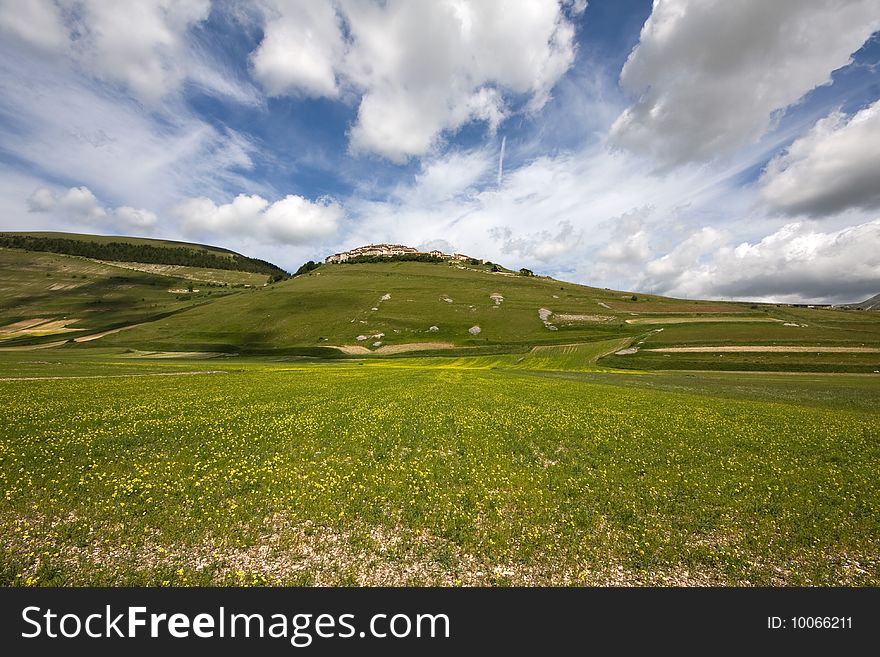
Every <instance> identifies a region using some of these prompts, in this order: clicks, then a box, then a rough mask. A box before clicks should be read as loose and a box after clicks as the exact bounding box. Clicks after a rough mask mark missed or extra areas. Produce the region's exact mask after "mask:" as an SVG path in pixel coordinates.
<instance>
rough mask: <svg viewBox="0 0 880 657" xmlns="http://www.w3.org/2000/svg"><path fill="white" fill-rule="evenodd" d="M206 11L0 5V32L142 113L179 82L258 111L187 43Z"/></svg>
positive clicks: (198, 5) (199, 3)
mask: <svg viewBox="0 0 880 657" xmlns="http://www.w3.org/2000/svg"><path fill="white" fill-rule="evenodd" d="M210 10H211V2H210V0H139V1H138V2H109V1H107V0H56V1H54V2H53V1H52V0H28V1H27V2H20V1H16V0H0V32H6V33H7V34H11V35H14V37H16V38H17V39H18V40H19V42H24V43H26V44H28V45H30V46H32V47H36V48H38V49H40V50H42V51H44V52H46V53H51V54H53V55H54V56H56V57H58V58H59V60H58V61H59V62H62V60H63V63H61V64H60V65H63V66H65V67H67V66H73V67H74V68H76V69H77V70H78V71H79V72H80V73H82V74H85V75H88V76H93V77H95V78H98V79H101V80H104V81H109V82H113V83H118V84H120V85H121V86H122V87H123V88H125V89H126V90H127V91H129V92H131V93H132V94H133V95H135V96H136V97H137V98H138V99H139V100H140V101H146V102H147V103H148V104H150V105H157V104H158V103H159V101H161V100H162V99H164V98H165V97H167V96H169V95H173V94H175V92H177V91H179V89H180V88H181V86H182V84H183V83H184V81H185V80H189V81H191V82H193V83H194V84H196V85H198V86H199V87H201V88H202V89H203V90H205V91H207V92H208V93H211V94H213V95H215V96H222V97H226V98H230V99H233V100H235V101H236V102H240V103H247V104H251V105H254V104H258V103H259V98H258V94H257V92H256V90H255V89H254V88H253V87H252V86H251V85H249V84H248V83H247V82H245V81H241V80H239V79H237V77H236V75H235V74H234V73H233V72H232V71H230V70H229V69H228V67H223V66H221V65H220V63H219V62H218V61H217V60H216V59H215V58H214V57H212V56H211V55H209V54H208V53H207V52H206V50H205V49H204V48H200V47H199V46H198V44H197V43H196V42H195V41H194V40H192V39H190V38H189V37H190V36H191V34H190V30H191V29H192V28H193V27H195V26H197V25H198V24H200V23H202V22H204V21H205V20H206V19H207V18H208V15H209V13H210Z"/></svg>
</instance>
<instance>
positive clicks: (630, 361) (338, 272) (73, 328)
mask: <svg viewBox="0 0 880 657" xmlns="http://www.w3.org/2000/svg"><path fill="white" fill-rule="evenodd" d="M19 235H21V234H19ZM28 237H34V236H28ZM39 237H40V236H36V238H39ZM53 239H54V238H53ZM64 239H66V238H64ZM105 239H108V240H109V239H111V238H105ZM71 241H76V240H73V238H71ZM83 241H84V242H88V236H86V239H84V240H83ZM159 244H160V245H156V244H146V245H141V244H139V243H138V242H137V241H135V242H132V245H133V247H135V248H142V247H151V248H156V249H164V248H165V247H163V246H161V243H159ZM170 244H171V245H172V246H171V247H170V248H171V249H175V248H185V249H189V250H191V251H193V252H195V251H197V250H198V249H202V252H203V253H208V254H211V255H213V256H216V257H218V258H219V257H224V258H228V257H229V255H230V254H231V252H225V251H222V250H218V251H216V252H214V251H212V250H211V248H210V247H200V246H199V245H184V246H183V247H178V246H177V244H178V243H170ZM232 255H237V254H232ZM241 257H242V258H243V257H244V256H241ZM494 268H497V266H495V267H494ZM271 280H272V278H271V277H265V276H263V275H262V274H257V273H249V272H238V271H234V270H228V269H209V268H204V267H202V268H199V267H188V266H185V265H173V264H151V263H143V262H111V261H108V260H96V259H87V258H85V257H82V256H74V255H66V254H56V253H49V252H44V251H25V250H21V249H10V248H0V349H7V348H28V345H37V346H47V345H49V346H62V345H65V343H66V342H68V341H70V340H73V341H75V342H74V343H72V344H69V345H67V348H74V349H91V348H94V347H102V348H113V349H117V350H132V351H135V352H150V353H154V352H210V353H228V354H239V355H242V356H245V355H273V356H279V357H289V356H318V357H333V358H345V357H357V358H362V357H397V356H409V355H432V354H433V355H443V356H450V357H452V356H455V357H459V358H460V357H463V356H467V357H483V356H488V355H493V354H494V355H498V354H510V355H515V357H514V360H513V361H511V360H510V359H509V358H503V359H500V360H499V359H495V360H491V359H490V360H487V361H486V362H485V363H484V364H486V365H487V366H492V367H495V366H498V367H509V366H511V364H515V365H517V366H518V367H519V366H520V364H522V366H523V367H524V366H528V365H529V364H530V363H537V362H544V360H546V354H545V355H540V357H538V356H539V355H538V354H536V353H531V351H532V350H533V349H535V348H538V347H539V346H540V345H581V344H584V343H598V342H601V341H605V342H606V344H607V345H609V347H608V348H607V349H606V350H605V352H604V353H603V354H594V355H593V356H591V357H590V359H589V363H592V365H590V366H591V367H593V366H595V365H598V366H604V367H613V368H617V369H637V370H654V369H684V370H687V369H721V370H804V371H855V372H874V371H875V370H878V369H880V316H878V315H877V313H870V312H863V311H858V310H835V309H831V308H804V307H794V306H786V305H782V304H779V305H777V304H755V303H745V302H742V303H737V302H717V301H688V300H682V299H671V298H667V297H660V296H654V295H643V294H638V293H636V294H633V293H631V292H623V291H616V290H608V289H599V288H593V287H588V286H583V285H576V284H573V283H565V282H562V281H557V280H554V279H552V278H547V277H536V276H524V275H519V274H517V273H514V272H512V271H509V270H506V269H503V268H502V269H501V270H500V271H493V266H492V265H489V264H488V263H487V264H474V263H472V262H409V261H399V260H398V261H394V260H388V259H385V260H382V261H380V262H369V263H351V262H348V263H345V264H329V265H323V266H320V267H318V268H317V269H313V270H310V271H304V273H302V274H301V275H299V276H296V277H294V278H291V279H287V280H282V281H276V282H274V283H271V284H267V281H271ZM588 351H589V352H590V353H591V354H593V351H591V350H588ZM559 353H560V354H561V353H562V352H559ZM572 353H573V354H575V356H571V357H569V356H565V357H564V358H563V360H565V362H566V363H568V364H567V365H565V367H566V368H570V367H569V366H571V367H573V368H574V369H578V366H577V363H575V362H574V361H578V359H579V358H580V356H577V354H578V353H580V352H578V351H577V350H575V351H573V352H572ZM584 353H586V352H584ZM551 355H552V358H556V357H557V356H558V355H559V354H556V352H553V353H552V354H551ZM560 357H561V356H560ZM569 361H571V362H569ZM545 364H546V363H545ZM587 364H588V363H587V361H586V360H585V361H584V363H581V366H586V365H587ZM548 369H554V368H553V367H549V366H548Z"/></svg>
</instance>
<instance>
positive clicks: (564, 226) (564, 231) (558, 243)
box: [489, 221, 583, 263]
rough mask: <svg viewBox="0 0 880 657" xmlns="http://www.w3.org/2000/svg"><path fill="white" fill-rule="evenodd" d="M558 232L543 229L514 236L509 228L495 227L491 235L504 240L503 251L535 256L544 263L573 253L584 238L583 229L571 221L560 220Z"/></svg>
mask: <svg viewBox="0 0 880 657" xmlns="http://www.w3.org/2000/svg"><path fill="white" fill-rule="evenodd" d="M556 228H557V230H556V233H555V234H553V233H551V232H549V231H546V230H542V231H540V232H537V233H529V234H527V235H524V236H521V237H514V236H513V234H512V232H511V230H510V229H509V228H504V227H501V228H493V229H492V230H491V231H489V234H490V236H491V237H493V238H494V239H496V240H499V241H501V242H502V246H501V252H502V253H504V254H506V255H512V256H516V257H519V258H534V259H537V260H539V261H541V262H543V263H548V262H551V261H554V260H558V259H560V258H563V257H564V256H567V255H569V254H570V253H572V252H573V251H574V250H575V249H576V248H577V246H578V245H579V244H580V243H581V241H582V240H583V231H582V230H575V228H574V226H572V225H571V222H570V221H560V222H559V223H558V224H557V226H556Z"/></svg>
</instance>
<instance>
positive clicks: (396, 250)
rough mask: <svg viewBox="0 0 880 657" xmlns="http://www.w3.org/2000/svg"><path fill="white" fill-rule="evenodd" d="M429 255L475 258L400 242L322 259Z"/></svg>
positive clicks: (457, 258) (341, 260)
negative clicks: (423, 248) (421, 249)
mask: <svg viewBox="0 0 880 657" xmlns="http://www.w3.org/2000/svg"><path fill="white" fill-rule="evenodd" d="M407 255H410V256H430V257H432V258H440V259H441V260H453V261H458V262H464V261H470V260H476V259H475V258H471V257H470V256H466V255H464V254H463V253H452V254H449V253H443V251H437V250H434V251H419V250H418V249H414V248H413V247H411V246H404V245H402V244H368V245H366V246H359V247H357V248H356V249H352V250H351V251H343V252H342V253H334V254H333V255H331V256H327V257H326V258H325V259H324V263H325V264H328V265H329V264H333V263H339V262H348V261H349V260H353V259H355V258H391V257H394V256H407Z"/></svg>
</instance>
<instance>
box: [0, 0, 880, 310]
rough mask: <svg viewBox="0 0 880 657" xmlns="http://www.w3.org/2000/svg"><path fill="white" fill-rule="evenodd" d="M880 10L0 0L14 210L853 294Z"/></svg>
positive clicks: (42, 223) (879, 138)
mask: <svg viewBox="0 0 880 657" xmlns="http://www.w3.org/2000/svg"><path fill="white" fill-rule="evenodd" d="M878 29H880V10H878V7H877V3H876V0H848V1H844V0H776V1H774V2H773V3H767V2H764V1H762V0H739V1H738V2H736V3H730V2H723V1H722V0H658V1H657V2H655V3H653V4H652V3H651V2H645V1H642V0H617V1H612V0H592V1H590V2H588V3H585V2H582V1H579V0H561V1H557V0H522V1H517V2H513V1H510V2H501V1H497V2H495V1H492V0H481V1H479V2H476V1H473V2H471V1H468V0H438V1H430V2H429V1H427V0H425V1H422V2H420V1H406V2H404V1H403V0H387V1H386V2H382V3H379V2H372V1H369V0H337V1H332V2H331V1H328V2H316V1H307V0H285V1H282V0H263V1H260V2H251V3H237V2H231V1H226V0H215V1H213V2H211V1H209V0H179V1H174V0H144V1H142V2H138V3H107V2H101V1H100V0H30V1H28V2H22V1H14V0H0V229H5V230H70V231H79V232H94V233H102V234H119V235H145V236H156V237H163V238H169V239H184V240H193V241H201V242H207V243H212V244H217V245H222V246H227V247H230V248H233V249H236V250H239V251H242V252H244V253H247V254H249V255H254V256H257V257H262V258H265V259H269V260H272V261H273V262H276V263H278V264H280V265H282V266H284V267H286V268H288V269H295V268H296V267H298V266H299V264H301V263H302V262H304V261H305V260H309V259H319V258H323V257H324V256H326V255H328V254H330V253H333V252H335V251H339V250H342V249H346V248H352V247H355V246H358V245H361V244H364V243H370V242H382V241H390V242H400V243H406V244H411V245H413V246H422V247H428V246H431V247H439V248H442V249H444V250H455V251H459V252H465V253H468V254H472V255H474V256H478V257H483V258H488V259H491V260H493V261H498V262H501V263H503V264H505V265H507V266H510V267H515V268H519V267H529V268H531V269H533V270H535V271H536V272H539V273H542V274H549V275H553V276H557V277H559V278H563V279H566V280H571V281H576V282H581V283H586V284H591V285H596V286H600V287H606V286H607V287H615V288H621V289H631V290H639V291H646V292H656V293H663V294H670V295H676V296H688V297H703V298H743V299H761V300H784V301H804V300H816V301H832V302H839V301H854V300H860V299H862V298H864V297H867V296H871V295H872V294H876V293H877V292H880V248H878V245H880V219H878V217H880V148H877V144H880V101H878V99H880V70H878V64H880V35H878V33H877V30H878ZM502 143H503V145H504V147H503V158H502Z"/></svg>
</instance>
